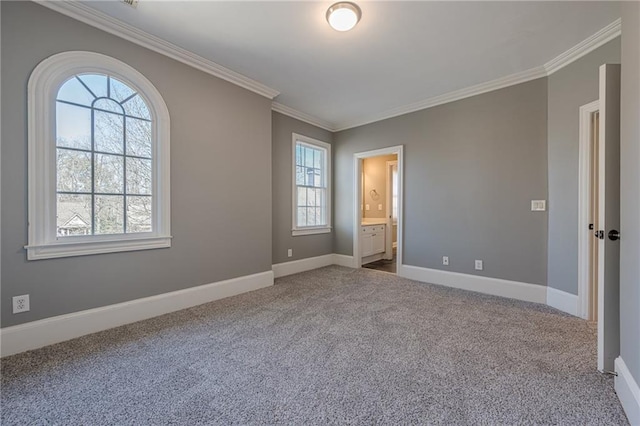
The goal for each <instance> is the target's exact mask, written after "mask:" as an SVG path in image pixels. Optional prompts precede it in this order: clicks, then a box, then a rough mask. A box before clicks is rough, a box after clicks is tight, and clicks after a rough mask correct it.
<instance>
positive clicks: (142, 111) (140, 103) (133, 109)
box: [122, 95, 151, 120]
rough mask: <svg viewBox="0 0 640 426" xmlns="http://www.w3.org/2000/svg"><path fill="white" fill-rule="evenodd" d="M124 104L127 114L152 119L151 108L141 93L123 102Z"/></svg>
mask: <svg viewBox="0 0 640 426" xmlns="http://www.w3.org/2000/svg"><path fill="white" fill-rule="evenodd" d="M122 106H123V107H124V110H125V112H126V114H127V115H130V116H132V117H139V118H146V119H147V120H151V114H150V113H149V108H148V107H147V104H146V103H145V102H144V100H143V99H142V98H141V97H140V95H136V96H134V97H133V98H131V99H129V100H128V101H127V102H125V103H123V104H122Z"/></svg>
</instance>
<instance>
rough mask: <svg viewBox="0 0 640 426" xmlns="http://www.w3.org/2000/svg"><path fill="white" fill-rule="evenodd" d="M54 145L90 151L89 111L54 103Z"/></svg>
mask: <svg viewBox="0 0 640 426" xmlns="http://www.w3.org/2000/svg"><path fill="white" fill-rule="evenodd" d="M56 144H57V145H58V146H65V147H69V148H78V149H86V150H90V149H91V110H90V109H88V108H82V107H78V106H73V105H68V104H64V103H62V102H56Z"/></svg>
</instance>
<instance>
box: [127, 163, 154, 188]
mask: <svg viewBox="0 0 640 426" xmlns="http://www.w3.org/2000/svg"><path fill="white" fill-rule="evenodd" d="M126 161H127V193H128V194H151V160H141V159H139V158H127V160H126Z"/></svg>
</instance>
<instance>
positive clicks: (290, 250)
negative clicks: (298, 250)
mask: <svg viewBox="0 0 640 426" xmlns="http://www.w3.org/2000/svg"><path fill="white" fill-rule="evenodd" d="M291 256H293V249H288V250H287V257H291Z"/></svg>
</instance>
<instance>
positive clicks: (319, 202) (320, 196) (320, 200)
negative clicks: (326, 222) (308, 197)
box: [315, 189, 324, 206]
mask: <svg viewBox="0 0 640 426" xmlns="http://www.w3.org/2000/svg"><path fill="white" fill-rule="evenodd" d="M315 191H316V206H324V189H316V190H315Z"/></svg>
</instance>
